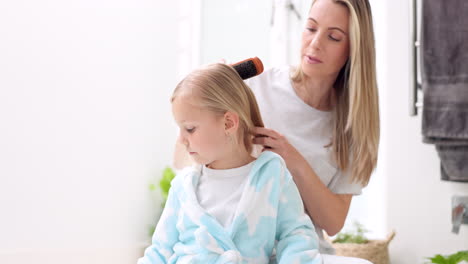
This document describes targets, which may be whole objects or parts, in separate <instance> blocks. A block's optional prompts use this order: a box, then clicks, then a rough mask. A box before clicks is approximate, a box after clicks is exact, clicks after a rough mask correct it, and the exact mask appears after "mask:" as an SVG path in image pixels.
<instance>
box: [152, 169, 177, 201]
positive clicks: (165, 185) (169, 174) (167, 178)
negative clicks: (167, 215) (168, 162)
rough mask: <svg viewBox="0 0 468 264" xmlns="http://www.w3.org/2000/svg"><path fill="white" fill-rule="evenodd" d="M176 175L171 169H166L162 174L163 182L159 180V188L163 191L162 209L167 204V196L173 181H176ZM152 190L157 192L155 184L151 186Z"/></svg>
mask: <svg viewBox="0 0 468 264" xmlns="http://www.w3.org/2000/svg"><path fill="white" fill-rule="evenodd" d="M174 177H175V173H174V171H173V170H172V169H171V168H170V167H166V168H165V169H164V170H163V172H162V177H161V180H159V188H160V189H161V194H162V196H163V202H162V207H164V205H165V204H166V200H167V196H168V194H169V189H170V188H171V182H172V179H174ZM149 187H150V190H151V191H154V190H156V185H155V184H150V186H149Z"/></svg>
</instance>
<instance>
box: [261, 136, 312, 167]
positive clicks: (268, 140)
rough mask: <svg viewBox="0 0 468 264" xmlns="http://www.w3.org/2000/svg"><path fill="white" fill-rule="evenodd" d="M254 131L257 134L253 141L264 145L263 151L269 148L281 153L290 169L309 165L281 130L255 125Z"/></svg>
mask: <svg viewBox="0 0 468 264" xmlns="http://www.w3.org/2000/svg"><path fill="white" fill-rule="evenodd" d="M253 133H254V136H255V137H254V139H253V143H254V144H258V145H262V146H263V151H265V150H269V151H272V152H275V153H277V154H278V155H280V156H281V157H282V158H283V159H284V161H285V162H286V165H287V166H288V169H289V170H291V171H293V170H295V169H299V168H300V167H301V166H302V165H307V161H306V160H305V159H304V157H303V156H302V155H301V153H299V151H298V150H297V149H296V148H295V147H294V146H293V145H291V144H290V143H289V141H288V140H287V139H286V137H285V136H283V135H282V134H280V133H279V132H277V131H275V130H273V129H269V128H265V127H255V128H254V130H253Z"/></svg>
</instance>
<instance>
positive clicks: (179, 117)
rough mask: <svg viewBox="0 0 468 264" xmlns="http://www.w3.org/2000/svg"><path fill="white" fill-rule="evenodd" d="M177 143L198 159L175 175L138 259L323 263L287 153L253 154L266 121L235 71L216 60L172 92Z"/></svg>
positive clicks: (160, 261)
mask: <svg viewBox="0 0 468 264" xmlns="http://www.w3.org/2000/svg"><path fill="white" fill-rule="evenodd" d="M171 102H172V111H173V115H174V119H175V121H176V122H177V124H178V126H179V128H180V135H179V141H180V143H182V144H183V145H184V146H185V148H186V150H187V152H188V153H189V154H190V156H191V157H192V158H193V160H194V161H195V162H196V163H197V164H199V165H198V166H196V167H191V168H186V169H184V170H182V171H181V172H180V173H178V175H177V177H176V178H175V179H174V180H173V181H172V187H171V190H170V192H169V197H168V200H167V202H166V206H165V208H164V211H163V213H162V215H161V218H160V220H159V222H158V225H157V227H156V230H155V233H154V235H153V241H152V245H151V246H150V247H148V248H147V249H146V251H145V255H144V257H142V258H141V259H140V260H139V261H138V264H147V263H148V264H149V263H204V264H205V263H268V262H269V260H270V257H271V256H272V252H273V251H274V250H275V251H276V260H277V262H278V263H321V257H320V255H319V254H318V238H317V235H316V233H315V231H314V227H313V225H312V222H311V220H310V218H309V217H308V216H307V215H306V214H305V212H304V206H303V204H302V200H301V197H300V195H299V192H298V189H297V187H296V185H295V183H294V182H293V180H292V177H291V175H290V174H289V172H288V170H287V168H286V166H285V163H284V161H283V159H282V158H281V157H280V156H279V155H277V154H275V153H273V152H270V151H264V152H262V153H261V154H260V156H259V157H258V158H257V159H255V158H254V157H252V156H251V152H252V138H253V135H252V129H253V128H254V127H255V126H263V121H262V119H261V116H260V112H259V109H258V106H257V102H256V100H255V97H254V95H253V93H252V91H251V90H250V88H249V87H247V85H246V84H245V83H244V82H243V81H242V79H241V78H240V76H239V75H238V73H237V72H236V71H235V70H234V69H233V68H232V67H231V66H228V65H225V64H213V65H209V66H207V67H205V68H202V69H199V70H196V71H194V72H192V73H191V74H189V75H188V76H187V77H186V78H185V79H184V80H182V81H181V82H180V83H179V84H178V85H177V87H176V89H175V91H174V94H173V96H172V98H171Z"/></svg>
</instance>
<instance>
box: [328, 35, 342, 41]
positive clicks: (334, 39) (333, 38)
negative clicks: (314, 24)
mask: <svg viewBox="0 0 468 264" xmlns="http://www.w3.org/2000/svg"><path fill="white" fill-rule="evenodd" d="M328 37H329V38H330V39H331V40H333V41H340V40H341V39H338V38H335V37H333V36H332V35H329V36H328Z"/></svg>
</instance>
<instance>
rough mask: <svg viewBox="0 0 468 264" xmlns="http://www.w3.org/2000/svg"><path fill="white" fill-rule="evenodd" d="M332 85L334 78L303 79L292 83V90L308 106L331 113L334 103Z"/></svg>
mask: <svg viewBox="0 0 468 264" xmlns="http://www.w3.org/2000/svg"><path fill="white" fill-rule="evenodd" d="M334 83H335V78H327V79H312V78H308V77H304V78H303V79H302V81H300V82H293V88H294V91H295V92H296V94H297V96H299V98H301V99H302V101H304V102H305V103H306V104H308V105H309V106H311V107H313V108H315V109H318V110H321V111H331V110H332V109H333V106H334V105H335V101H336V98H335V89H334V88H333V85H334Z"/></svg>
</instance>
